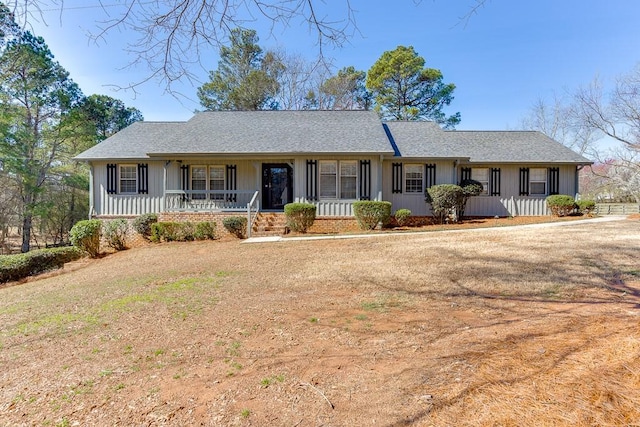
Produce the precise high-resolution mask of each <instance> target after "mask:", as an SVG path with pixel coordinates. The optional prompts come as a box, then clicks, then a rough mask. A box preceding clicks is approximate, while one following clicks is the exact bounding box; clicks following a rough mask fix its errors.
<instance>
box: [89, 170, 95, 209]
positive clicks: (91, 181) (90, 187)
mask: <svg viewBox="0 0 640 427" xmlns="http://www.w3.org/2000/svg"><path fill="white" fill-rule="evenodd" d="M94 199H95V197H94V195H93V163H89V219H91V218H92V217H93V212H94V211H93V206H94V203H93V202H94Z"/></svg>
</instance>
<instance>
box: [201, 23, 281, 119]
mask: <svg viewBox="0 0 640 427" xmlns="http://www.w3.org/2000/svg"><path fill="white" fill-rule="evenodd" d="M230 42H231V46H222V47H221V48H220V61H219V62H218V69H217V70H215V71H211V72H210V73H209V78H210V81H209V82H207V83H205V84H203V85H202V86H200V87H199V88H198V98H200V103H201V104H202V106H203V107H205V108H206V109H207V110H263V109H273V108H275V106H274V105H273V103H272V101H273V97H274V96H275V95H276V93H277V92H278V88H279V84H278V75H279V73H280V72H281V71H282V64H281V63H280V62H279V61H278V59H277V58H276V56H275V55H274V54H273V53H270V52H268V53H267V54H266V55H263V53H262V49H261V48H260V46H258V36H257V34H256V31H255V30H245V29H242V28H236V29H233V30H231V35H230Z"/></svg>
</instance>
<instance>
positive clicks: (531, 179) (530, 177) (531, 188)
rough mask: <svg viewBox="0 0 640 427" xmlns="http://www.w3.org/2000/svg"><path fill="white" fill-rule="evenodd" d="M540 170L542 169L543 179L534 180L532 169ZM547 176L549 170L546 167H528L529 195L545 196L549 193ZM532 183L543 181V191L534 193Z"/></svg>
mask: <svg viewBox="0 0 640 427" xmlns="http://www.w3.org/2000/svg"><path fill="white" fill-rule="evenodd" d="M536 169H538V170H542V171H544V179H542V180H537V179H536V180H534V179H533V173H532V172H533V171H534V170H536ZM548 176H549V170H548V169H547V168H529V195H530V196H546V195H547V194H548V193H549V183H548V182H547V181H548ZM533 183H538V184H539V183H543V184H544V192H542V193H534V192H533V191H532V190H533V185H532V184H533Z"/></svg>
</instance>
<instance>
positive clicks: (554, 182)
mask: <svg viewBox="0 0 640 427" xmlns="http://www.w3.org/2000/svg"><path fill="white" fill-rule="evenodd" d="M549 194H560V168H549Z"/></svg>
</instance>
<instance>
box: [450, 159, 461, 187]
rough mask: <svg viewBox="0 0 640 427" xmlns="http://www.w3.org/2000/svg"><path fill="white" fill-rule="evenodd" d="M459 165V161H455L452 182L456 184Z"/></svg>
mask: <svg viewBox="0 0 640 427" xmlns="http://www.w3.org/2000/svg"><path fill="white" fill-rule="evenodd" d="M458 164H460V161H459V160H458V159H456V160H454V161H453V176H452V177H451V182H453V183H454V184H455V183H456V182H458Z"/></svg>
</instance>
